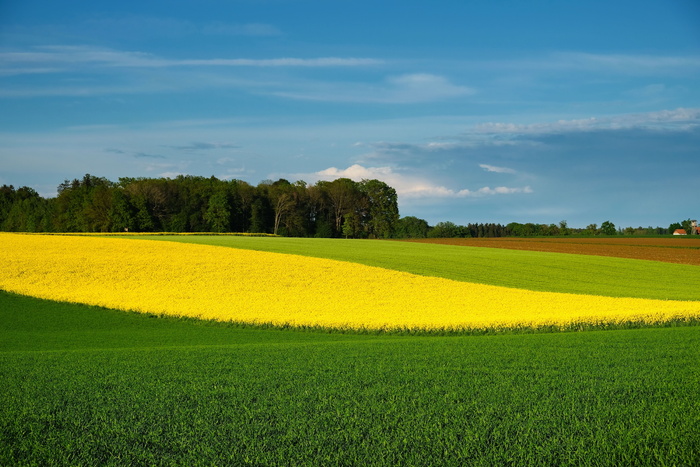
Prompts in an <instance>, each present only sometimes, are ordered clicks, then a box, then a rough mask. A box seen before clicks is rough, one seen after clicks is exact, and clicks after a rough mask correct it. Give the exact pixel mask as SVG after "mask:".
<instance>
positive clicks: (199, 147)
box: [168, 142, 240, 151]
mask: <svg viewBox="0 0 700 467" xmlns="http://www.w3.org/2000/svg"><path fill="white" fill-rule="evenodd" d="M168 147H172V148H173V149H179V150H181V151H206V150H211V149H238V148H240V146H236V145H235V144H230V143H204V142H193V143H190V144H187V145H185V146H168Z"/></svg>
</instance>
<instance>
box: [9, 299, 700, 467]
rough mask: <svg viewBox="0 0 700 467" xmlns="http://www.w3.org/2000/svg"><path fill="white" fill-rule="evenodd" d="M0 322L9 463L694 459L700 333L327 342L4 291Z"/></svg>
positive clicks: (337, 337) (321, 336)
mask: <svg viewBox="0 0 700 467" xmlns="http://www.w3.org/2000/svg"><path fill="white" fill-rule="evenodd" d="M20 317H21V318H20ZM0 320H1V321H0V333H1V335H0V346H1V347H0V349H1V351H0V359H1V360H2V364H0V378H2V381H3V391H2V392H1V393H0V407H2V409H0V433H2V438H1V439H0V464H2V465H46V464H54V465H66V464H67V465H96V464H102V465H104V464H118V465H214V464H217V465H224V464H229V465H353V464H354V465H397V464H403V465H464V464H471V465H508V464H510V465H535V464H537V465H543V464H546V465H572V464H576V465H580V464H587V465H588V464H590V465H639V464H649V465H663V464H670V465H674V464H675V465H695V464H697V461H698V459H700V448H699V446H700V435H699V434H698V431H697V429H696V428H697V426H698V423H700V411H699V410H698V407H697V400H698V397H699V396H700V389H699V388H698V385H697V384H695V383H694V382H696V381H698V378H700V368H699V367H698V365H697V361H698V358H699V357H700V350H698V347H697V345H696V343H697V341H698V338H700V333H699V332H698V331H699V329H698V328H697V327H676V328H650V329H635V330H616V331H590V332H584V333H554V334H517V335H496V336H479V337H474V336H449V337H441V336H419V337H415V336H401V335H365V334H338V333H330V334H329V333H320V332H300V331H292V330H274V329H269V330H266V329H258V328H246V327H236V326H230V325H225V324H220V323H219V324H217V323H212V322H201V321H192V320H182V319H176V318H167V317H160V318H154V317H152V316H149V315H145V314H140V313H124V312H116V311H112V310H108V309H102V308H95V307H86V306H83V305H71V304H60V303H55V302H50V301H43V300H37V299H33V298H27V297H20V296H16V295H12V294H7V293H0Z"/></svg>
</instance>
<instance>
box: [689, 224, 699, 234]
mask: <svg viewBox="0 0 700 467" xmlns="http://www.w3.org/2000/svg"><path fill="white" fill-rule="evenodd" d="M690 229H691V230H690V235H698V234H700V229H698V221H695V220H693V221H690Z"/></svg>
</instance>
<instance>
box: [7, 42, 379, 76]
mask: <svg viewBox="0 0 700 467" xmlns="http://www.w3.org/2000/svg"><path fill="white" fill-rule="evenodd" d="M382 63H384V62H383V61H382V60H379V59H375V58H363V57H347V58H346V57H312V58H299V57H280V58H267V59H251V58H213V59H177V60H175V59H167V58H163V57H158V56H156V55H153V54H150V53H145V52H138V51H121V50H113V49H107V48H98V47H91V46H75V45H47V46H41V47H34V48H32V49H30V50H24V51H12V52H0V74H5V75H9V74H21V73H26V74H29V73H50V72H52V71H65V70H71V69H75V68H76V67H78V66H88V65H90V66H104V67H122V68H128V67H140V68H155V67H185V66H186V67H202V66H206V67H316V68H318V67H357V66H373V65H379V64H382Z"/></svg>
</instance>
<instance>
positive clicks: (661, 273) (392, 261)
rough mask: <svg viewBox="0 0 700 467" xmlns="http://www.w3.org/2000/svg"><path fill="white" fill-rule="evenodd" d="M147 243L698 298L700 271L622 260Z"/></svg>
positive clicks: (430, 247)
mask: <svg viewBox="0 0 700 467" xmlns="http://www.w3.org/2000/svg"><path fill="white" fill-rule="evenodd" d="M146 238H149V239H153V240H169V241H177V242H191V243H201V244H206V245H218V246H226V247H233V248H249V249H252V250H262V251H273V252H277V253H290V254H299V255H306V256H316V257H320V258H329V259H336V260H340V261H351V262H356V263H361V264H366V265H369V266H378V267H383V268H388V269H396V270H399V271H406V272H410V273H414V274H421V275H427V276H437V277H444V278H447V279H454V280H459V281H465V282H477V283H482V284H492V285H501V286H505V287H516V288H522V289H530V290H540V291H549V292H565V293H581V294H592V295H605V296H611V297H637V298H657V299H662V300H666V299H669V300H670V299H673V300H697V297H698V294H697V291H698V290H700V267H697V266H692V265H685V264H671V263H662V262H656V261H644V260H635V259H626V258H611V257H604V256H586V255H574V254H566V253H546V252H539V251H519V250H505V249H497V248H478V247H465V246H451V245H435V244H427V243H411V242H394V241H382V240H345V239H321V238H319V239H307V238H258V237H210V236H186V237H182V236H158V237H146ZM692 247H693V246H689V248H692Z"/></svg>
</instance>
